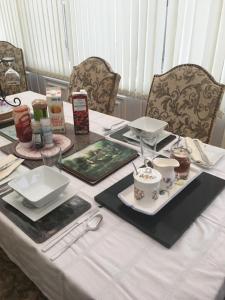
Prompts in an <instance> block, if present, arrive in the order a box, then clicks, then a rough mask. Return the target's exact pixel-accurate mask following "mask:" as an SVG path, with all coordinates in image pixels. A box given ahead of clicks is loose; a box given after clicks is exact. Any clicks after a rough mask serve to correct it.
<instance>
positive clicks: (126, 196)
mask: <svg viewBox="0 0 225 300" xmlns="http://www.w3.org/2000/svg"><path fill="white" fill-rule="evenodd" d="M200 173H201V171H200V170H199V168H197V167H195V166H194V165H191V167H190V172H189V176H188V179H187V180H178V181H176V182H175V183H174V184H173V186H172V187H171V188H170V189H168V190H167V191H163V193H160V195H159V197H158V199H157V200H154V201H152V200H150V199H149V202H145V201H141V200H136V199H135V198H134V185H133V184H132V185H130V186H129V187H128V188H126V189H125V190H123V191H122V192H120V193H119V194H118V197H119V198H120V200H121V201H122V202H123V203H124V204H126V205H127V206H129V207H131V208H132V209H134V210H136V211H138V212H141V213H143V214H146V215H155V214H156V213H157V212H159V211H160V210H161V209H162V208H163V207H164V206H165V205H166V204H168V203H169V202H170V201H171V200H172V199H173V198H174V197H175V196H176V195H177V194H179V193H180V192H181V191H182V190H183V189H184V188H185V187H186V186H188V185H189V184H190V183H191V182H192V181H193V180H194V179H195V178H196V177H198V176H199V174H200Z"/></svg>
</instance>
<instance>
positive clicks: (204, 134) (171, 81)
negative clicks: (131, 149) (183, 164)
mask: <svg viewBox="0 0 225 300" xmlns="http://www.w3.org/2000/svg"><path fill="white" fill-rule="evenodd" d="M224 88H225V86H224V85H223V84H220V83H218V82H216V81H215V79H214V78H213V77H212V76H211V75H210V74H209V73H208V72H207V71H206V70H205V69H204V68H202V67H201V66H199V65H195V64H182V65H178V66H176V67H174V68H172V69H171V70H169V71H168V72H166V73H164V74H161V75H154V77H153V81H152V85H151V88H150V92H149V97H148V103H147V107H146V113H145V114H146V116H149V117H152V118H156V119H160V120H164V121H166V122H168V127H167V130H169V131H171V132H173V133H175V134H178V135H180V136H188V137H191V138H197V139H200V140H201V141H202V142H204V143H209V141H210V138H211V133H212V129H213V126H214V123H215V119H216V115H217V112H218V109H219V106H220V102H221V100H222V96H223V92H224Z"/></svg>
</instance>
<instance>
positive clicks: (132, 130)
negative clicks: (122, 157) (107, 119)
mask: <svg viewBox="0 0 225 300" xmlns="http://www.w3.org/2000/svg"><path fill="white" fill-rule="evenodd" d="M167 125H168V124H167V122H165V121H161V120H157V119H154V118H150V117H147V116H145V117H141V118H138V119H136V120H134V121H132V122H130V123H128V124H125V125H123V127H122V128H118V129H117V130H114V132H113V133H111V134H110V135H109V136H110V137H111V138H113V139H116V140H119V141H122V142H124V143H127V144H130V145H134V146H139V145H140V133H142V137H143V138H145V139H146V143H147V144H148V146H149V147H150V148H154V147H156V150H157V151H160V150H161V149H162V148H164V147H165V146H166V145H168V144H169V143H170V142H172V141H173V140H174V139H176V135H174V134H171V133H170V132H168V131H166V130H165V129H166V126H167ZM153 133H154V139H153ZM149 135H151V138H150V139H148V137H149Z"/></svg>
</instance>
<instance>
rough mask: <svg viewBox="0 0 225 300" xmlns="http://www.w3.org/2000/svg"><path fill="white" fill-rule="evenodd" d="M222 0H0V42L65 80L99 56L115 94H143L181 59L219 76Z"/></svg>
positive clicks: (224, 42) (32, 66)
mask: <svg viewBox="0 0 225 300" xmlns="http://www.w3.org/2000/svg"><path fill="white" fill-rule="evenodd" d="M224 20H225V3H224V0H216V1H215V0H110V1H107V0H29V1H27V0H1V2H0V26H1V27H0V28H1V29H0V39H1V40H6V41H9V42H11V43H12V44H14V45H16V46H17V47H21V48H23V50H24V56H25V60H26V66H27V67H28V69H29V70H31V71H32V70H33V71H34V70H35V72H39V73H41V74H45V75H48V76H54V77H56V78H62V79H68V77H69V75H70V72H71V70H72V66H73V65H77V64H79V63H80V62H81V61H83V60H84V59H85V58H87V57H89V56H100V57H102V58H104V59H105V60H106V61H108V62H109V63H110V64H111V66H112V68H113V70H114V71H115V72H118V73H119V74H120V75H121V83H120V91H121V93H123V94H125V95H135V96H139V95H141V96H143V95H147V94H148V92H149V89H150V84H151V80H152V76H153V75H154V74H157V73H158V74H159V73H162V72H165V71H167V70H168V69H170V68H172V67H173V66H175V65H177V64H181V63H196V64H199V65H201V66H203V67H205V68H206V69H207V70H208V71H209V73H211V74H212V75H213V76H214V77H215V79H216V80H217V81H220V82H224V81H225V68H224V61H225V51H224V49H225V26H224V22H225V21H224Z"/></svg>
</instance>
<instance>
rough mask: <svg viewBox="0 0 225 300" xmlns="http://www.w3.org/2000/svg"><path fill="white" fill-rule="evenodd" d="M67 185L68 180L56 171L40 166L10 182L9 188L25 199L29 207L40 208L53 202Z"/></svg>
mask: <svg viewBox="0 0 225 300" xmlns="http://www.w3.org/2000/svg"><path fill="white" fill-rule="evenodd" d="M68 183H69V179H68V178H67V177H66V176H64V175H62V174H60V173H59V172H58V171H57V170H54V169H52V168H50V167H47V166H40V167H38V168H35V169H33V170H31V171H29V172H27V173H25V174H24V175H23V176H21V177H19V178H16V179H14V180H12V181H10V182H9V186H10V187H12V188H13V189H14V190H15V191H16V192H17V193H19V194H20V195H22V196H23V197H24V198H26V200H27V201H28V202H29V203H30V204H31V205H33V206H36V207H42V206H44V205H45V204H47V203H48V202H50V201H54V199H55V198H56V196H58V195H59V194H60V193H62V191H63V190H64V189H65V188H66V186H67V185H68Z"/></svg>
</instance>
